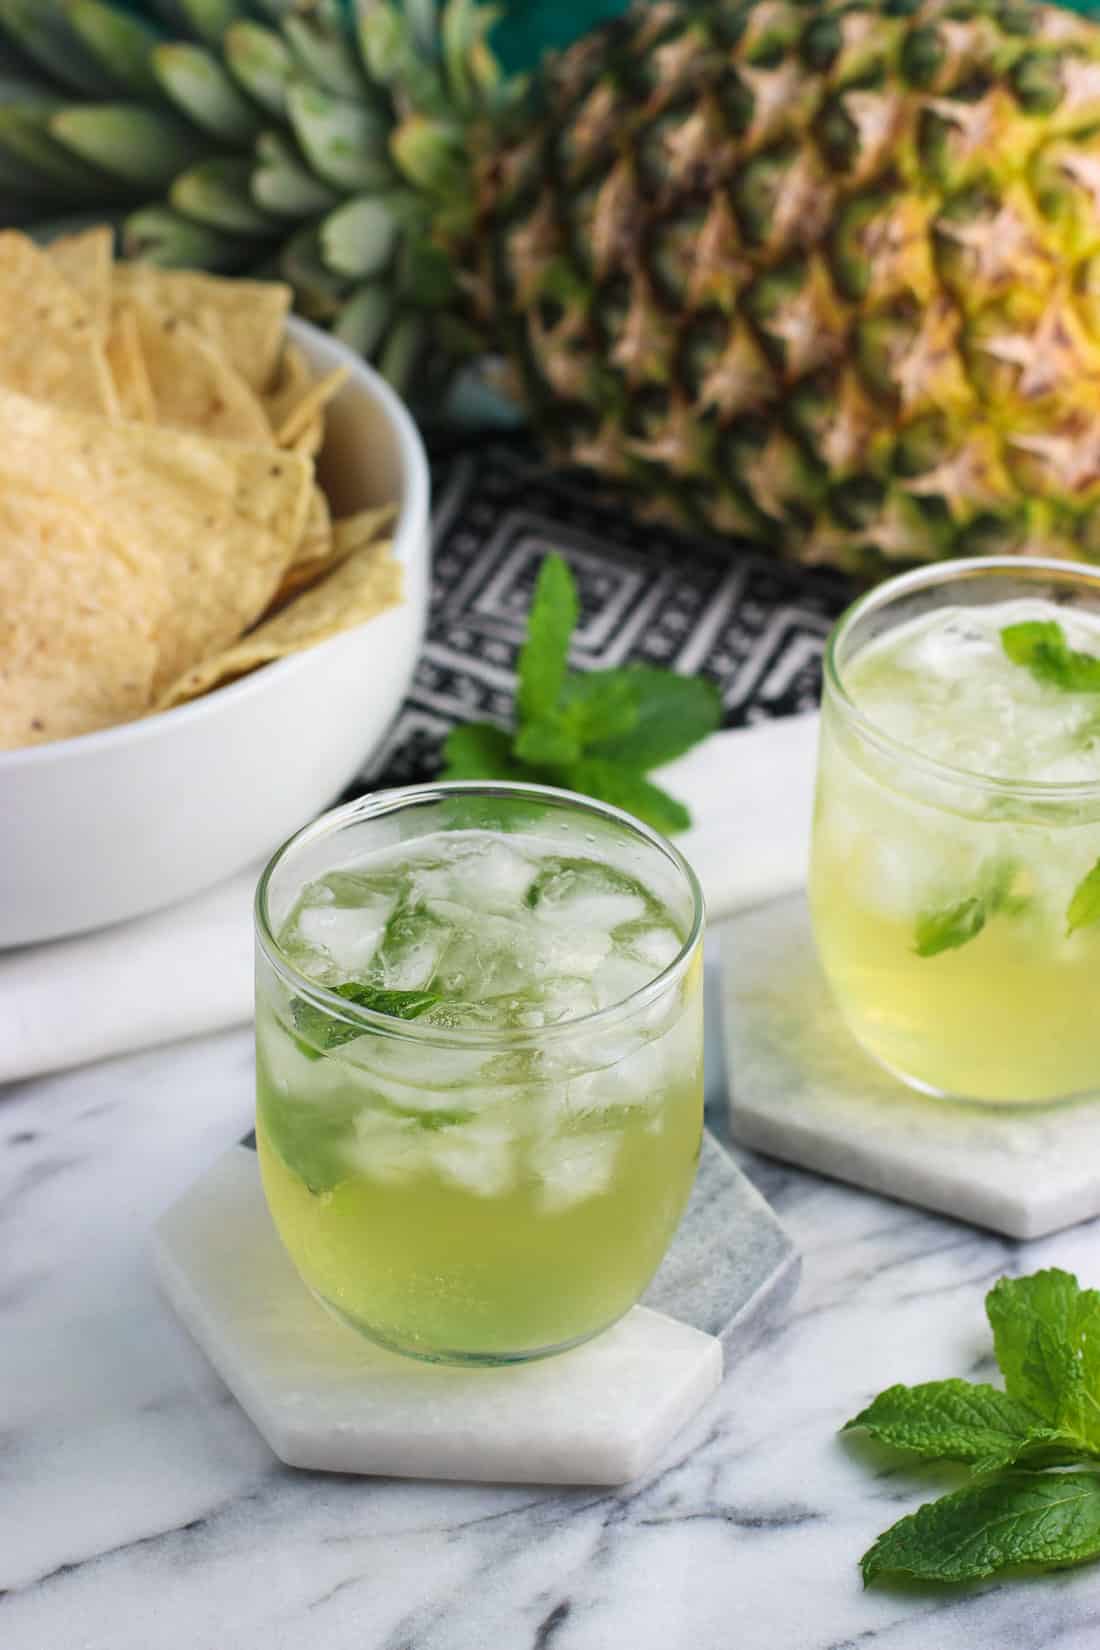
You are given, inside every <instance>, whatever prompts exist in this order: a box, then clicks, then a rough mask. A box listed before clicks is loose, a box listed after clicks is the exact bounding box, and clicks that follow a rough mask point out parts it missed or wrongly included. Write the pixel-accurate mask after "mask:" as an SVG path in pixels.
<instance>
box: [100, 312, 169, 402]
mask: <svg viewBox="0 0 1100 1650" xmlns="http://www.w3.org/2000/svg"><path fill="white" fill-rule="evenodd" d="M107 365H108V366H109V367H110V369H111V377H112V378H113V379H114V384H115V394H116V395H117V396H118V404H119V408H120V410H121V412H122V416H123V418H133V419H136V420H137V421H138V422H139V423H142V424H155V423H156V419H157V404H156V401H155V400H154V399H153V386H152V384H150V382H149V374H148V372H147V371H146V370H145V357H144V356H143V355H142V353H141V336H140V334H139V331H138V320H137V316H136V315H135V314H134V311H133V307H132V306H131V305H129V304H119V305H117V306H116V308H115V313H114V316H113V319H112V322H111V330H110V332H109V333H108V334H107Z"/></svg>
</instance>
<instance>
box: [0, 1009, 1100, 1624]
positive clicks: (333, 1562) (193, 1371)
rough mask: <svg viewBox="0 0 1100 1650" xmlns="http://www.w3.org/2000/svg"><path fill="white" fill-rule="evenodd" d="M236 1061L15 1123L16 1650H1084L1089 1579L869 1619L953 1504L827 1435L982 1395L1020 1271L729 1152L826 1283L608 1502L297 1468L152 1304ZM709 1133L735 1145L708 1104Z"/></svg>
mask: <svg viewBox="0 0 1100 1650" xmlns="http://www.w3.org/2000/svg"><path fill="white" fill-rule="evenodd" d="M251 1082H252V1069H251V1050H250V1043H249V1038H248V1035H247V1033H246V1032H244V1031H240V1032H230V1033H223V1034H221V1035H218V1036H215V1037H209V1038H203V1039H198V1040H195V1041H193V1042H190V1043H182V1044H176V1045H173V1046H170V1047H167V1048H164V1049H161V1050H159V1051H154V1052H147V1053H142V1054H137V1055H133V1056H130V1057H128V1058H125V1059H119V1060H113V1061H110V1062H106V1063H104V1064H101V1065H99V1066H94V1067H89V1068H86V1069H84V1070H81V1071H74V1072H70V1073H66V1074H63V1075H59V1076H55V1077H52V1078H47V1079H43V1080H39V1081H35V1082H32V1083H25V1084H20V1085H15V1086H12V1087H9V1088H8V1089H6V1090H3V1091H0V1300H2V1305H0V1645H3V1647H4V1650H302V1647H307V1646H308V1647H309V1650H498V1647H499V1650H681V1647H682V1650H1095V1647H1096V1645H1097V1644H1098V1643H1100V1566H1094V1567H1091V1568H1090V1567H1084V1568H1081V1569H1079V1570H1075V1571H1067V1572H1065V1573H1063V1574H1060V1575H1056V1576H1051V1577H1048V1578H1045V1579H1043V1580H1041V1581H1037V1582H1018V1581H1013V1582H995V1583H992V1584H984V1585H980V1586H976V1587H973V1588H969V1589H964V1590H962V1591H956V1592H945V1591H937V1590H920V1591H911V1592H901V1591H896V1592H890V1591H882V1590H874V1591H871V1592H868V1593H864V1592H863V1591H862V1589H861V1586H860V1581H859V1574H858V1570H857V1568H856V1560H857V1558H858V1556H859V1554H860V1552H861V1551H862V1550H863V1549H864V1548H865V1547H866V1546H867V1545H868V1543H869V1542H870V1541H871V1540H872V1539H873V1537H874V1536H875V1535H876V1534H877V1533H878V1531H879V1530H881V1529H882V1528H883V1527H884V1526H885V1525H886V1524H887V1523H889V1522H890V1521H891V1520H893V1519H894V1518H896V1517H898V1516H900V1514H901V1513H903V1512H905V1511H907V1510H909V1509H910V1508H912V1507H914V1506H916V1504H917V1503H918V1501H919V1500H920V1499H922V1498H923V1496H924V1495H926V1494H930V1493H934V1491H935V1489H936V1488H937V1485H935V1484H933V1482H932V1481H930V1480H927V1479H925V1480H922V1479H921V1478H919V1477H917V1476H915V1475H911V1474H910V1473H909V1472H907V1471H904V1470H902V1469H900V1468H899V1466H898V1465H897V1464H896V1463H895V1462H893V1461H891V1462H884V1461H883V1460H874V1459H872V1458H871V1457H870V1456H869V1454H868V1452H867V1451H866V1449H865V1447H861V1446H860V1445H858V1444H856V1443H853V1442H846V1441H842V1440H840V1439H839V1438H838V1437H837V1428H838V1427H839V1426H840V1424H841V1423H842V1422H843V1421H844V1420H845V1419H847V1417H848V1416H850V1415H851V1414H852V1413H853V1412H854V1411H855V1410H856V1409H858V1408H859V1407H860V1406H861V1405H863V1404H864V1403H865V1402H866V1401H867V1400H868V1398H869V1397H870V1396H871V1394H872V1393H873V1392H875V1391H877V1390H878V1389H880V1388H881V1387H884V1386H886V1385H888V1384H890V1383H891V1382H892V1381H895V1380H905V1381H918V1380H924V1379H930V1378H933V1377H935V1376H940V1375H947V1374H967V1373H970V1374H974V1373H976V1372H981V1373H985V1374H988V1372H989V1364H988V1357H989V1343H988V1335H987V1333H986V1330H985V1327H984V1320H983V1315H982V1297H983V1295H984V1292H985V1290H986V1289H987V1288H988V1287H989V1285H990V1283H991V1282H992V1281H993V1279H995V1278H996V1277H997V1276H999V1275H1001V1274H1002V1273H1005V1272H1009V1273H1017V1272H1022V1271H1030V1270H1033V1269H1034V1268H1036V1267H1038V1266H1043V1265H1052V1264H1056V1265H1060V1266H1065V1267H1068V1268H1070V1269H1071V1270H1074V1271H1076V1272H1077V1273H1078V1275H1079V1276H1080V1277H1081V1278H1082V1280H1084V1281H1088V1282H1089V1283H1093V1284H1095V1283H1097V1282H1098V1281H1100V1243H1098V1241H1097V1238H1098V1232H1097V1227H1096V1223H1095V1222H1087V1223H1084V1224H1082V1225H1079V1226H1076V1227H1074V1228H1072V1229H1070V1230H1068V1231H1065V1232H1062V1233H1059V1234H1057V1235H1055V1236H1051V1237H1047V1238H1043V1239H1041V1240H1038V1241H1034V1242H1031V1243H1019V1242H1016V1241H1013V1240H1011V1239H1008V1238H1004V1237H999V1236H996V1235H992V1234H989V1233H986V1232H981V1231H978V1230H975V1229H974V1228H972V1227H969V1226H964V1225H960V1224H958V1223H957V1222H955V1221H953V1220H951V1219H949V1218H947V1217H946V1216H940V1215H930V1214H927V1213H924V1212H921V1211H919V1210H917V1209H913V1208H910V1207H906V1206H904V1205H901V1204H897V1203H893V1202H890V1201H888V1200H886V1199H884V1198H881V1197H879V1196H877V1195H875V1194H873V1193H870V1192H864V1191H859V1190H855V1189H853V1188H851V1187H846V1186H843V1185H840V1184H838V1183H836V1182H830V1181H826V1180H823V1179H819V1178H817V1177H816V1176H814V1175H812V1174H810V1173H807V1172H804V1171H801V1170H798V1169H794V1168H790V1167H786V1166H782V1165H779V1164H777V1163H774V1162H771V1161H768V1160H766V1159H763V1158H759V1157H756V1156H755V1155H753V1154H752V1153H749V1152H744V1151H742V1152H739V1153H738V1157H739V1160H740V1161H741V1162H742V1164H743V1166H744V1167H745V1169H746V1171H747V1173H748V1174H749V1175H750V1177H751V1178H752V1179H753V1180H754V1182H755V1183H756V1184H757V1186H758V1187H759V1189H760V1190H761V1191H762V1193H763V1194H764V1195H765V1196H766V1197H767V1198H768V1199H769V1201H770V1202H771V1203H772V1205H773V1207H774V1208H775V1210H776V1213H777V1214H778V1215H779V1217H780V1218H781V1220H782V1221H783V1223H784V1224H785V1226H786V1227H787V1230H788V1231H789V1233H790V1234H791V1236H792V1238H793V1239H794V1242H795V1243H796V1245H797V1246H798V1247H799V1248H800V1249H801V1251H802V1254H803V1275H802V1282H801V1285H800V1288H799V1290H798V1292H797V1294H796V1295H795V1296H794V1298H793V1300H792V1301H791V1302H790V1304H789V1306H788V1307H787V1309H786V1311H785V1313H784V1314H783V1315H782V1316H781V1317H780V1318H778V1319H777V1320H776V1321H775V1322H773V1323H772V1325H771V1326H770V1327H769V1328H768V1329H767V1331H766V1332H765V1333H764V1335H763V1336H762V1337H761V1339H760V1341H759V1342H758V1344H757V1345H756V1346H755V1347H754V1348H753V1350H752V1351H750V1352H749V1353H748V1355H747V1356H746V1357H745V1358H744V1359H743V1360H742V1361H741V1362H739V1363H738V1364H736V1365H735V1366H734V1367H733V1368H732V1369H731V1370H730V1371H729V1373H728V1374H727V1376H726V1378H725V1380H724V1382H723V1384H722V1387H721V1389H720V1390H719V1392H718V1393H717V1394H716V1395H715V1397H714V1398H713V1399H712V1400H711V1401H710V1402H709V1403H708V1405H707V1406H706V1408H705V1409H704V1410H703V1411H702V1412H701V1413H700V1414H699V1415H698V1416H697V1417H696V1419H695V1420H694V1421H692V1422H691V1423H689V1425H688V1427H687V1428H686V1429H685V1430H684V1431H683V1432H682V1433H681V1434H680V1435H679V1437H678V1438H677V1439H676V1441H675V1444H674V1445H673V1447H672V1449H671V1450H670V1451H669V1453H668V1454H667V1455H666V1456H665V1458H664V1459H663V1460H662V1461H661V1463H660V1465H659V1467H658V1468H657V1469H655V1470H654V1471H653V1472H651V1473H650V1474H648V1475H647V1476H645V1477H643V1478H642V1479H641V1480H640V1481H639V1482H638V1483H636V1484H634V1485H632V1486H630V1487H628V1488H625V1489H619V1490H593V1489H587V1490H562V1489H551V1490H546V1489H532V1488H530V1487H517V1486H511V1487H493V1486H485V1485H477V1486H474V1485H467V1484H433V1483H420V1482H415V1481H398V1480H396V1479H394V1480H386V1479H363V1478H353V1477H342V1476H333V1475H330V1474H313V1473H304V1472H299V1471H295V1470H294V1469H291V1468H287V1467H283V1466H280V1465H279V1464H278V1463H277V1462H276V1461H275V1460H274V1458H273V1457H272V1455H271V1453H270V1451H269V1450H268V1449H267V1447H266V1445H265V1444H264V1443H263V1441H262V1439H261V1438H260V1437H259V1435H258V1434H257V1433H256V1431H255V1430H254V1428H253V1427H252V1426H251V1423H250V1422H249V1421H248V1420H247V1418H246V1417H245V1416H244V1415H243V1414H242V1413H241V1411H240V1410H239V1409H238V1408H237V1406H236V1405H235V1404H234V1403H233V1402H232V1401H231V1400H230V1399H229V1398H228V1395H227V1394H226V1392H225V1389H224V1388H223V1387H222V1386H221V1384H220V1382H219V1381H218V1379H217V1378H216V1376H214V1374H213V1373H212V1372H211V1370H210V1368H209V1366H208V1365H207V1363H206V1361H205V1359H204V1358H203V1357H202V1355H201V1354H200V1353H199V1352H198V1351H197V1349H196V1348H195V1347H194V1346H193V1345H192V1343H191V1342H190V1340H189V1339H188V1337H187V1335H186V1334H185V1332H184V1331H183V1330H182V1328H180V1327H179V1326H178V1325H177V1324H176V1323H175V1321H174V1320H173V1318H172V1316H171V1314H170V1313H169V1311H168V1310H167V1308H166V1307H165V1306H164V1304H163V1303H162V1302H161V1300H160V1299H159V1298H158V1295H157V1293H156V1289H155V1285H154V1280H153V1276H152V1271H151V1266H150V1262H149V1258H148V1247H147V1238H148V1234H149V1231H150V1229H151V1227H152V1225H153V1222H154V1221H155V1219H156V1218H157V1216H158V1215H159V1214H160V1213H161V1211H162V1210H163V1209H164V1208H166V1207H167V1206H168V1205H169V1204H170V1203H171V1202H172V1201H173V1200H174V1199H175V1198H176V1197H178V1196H179V1195H180V1193H181V1192H183V1190H184V1189H185V1188H186V1187H187V1186H188V1185H189V1184H190V1182H192V1181H193V1180H194V1179H195V1177H196V1175H197V1174H199V1173H200V1172H201V1170H202V1169H203V1168H205V1167H206V1166H208V1165H209V1164H211V1163H212V1162H213V1161H214V1160H215V1159H216V1158H217V1157H218V1156H219V1155H220V1154H221V1153H222V1152H224V1151H225V1150H226V1149H227V1148H228V1147H229V1146H230V1145H231V1144H232V1143H233V1142H234V1141H235V1140H238V1139H239V1138H240V1136H241V1135H242V1134H243V1133H244V1132H245V1130H246V1129H247V1127H248V1124H249V1112H250V1106H251ZM712 1105H713V1108H714V1109H713V1116H712V1127H714V1128H716V1129H718V1128H720V1127H721V1126H722V1121H723V1119H722V1108H721V1104H720V1097H718V1096H715V1097H712Z"/></svg>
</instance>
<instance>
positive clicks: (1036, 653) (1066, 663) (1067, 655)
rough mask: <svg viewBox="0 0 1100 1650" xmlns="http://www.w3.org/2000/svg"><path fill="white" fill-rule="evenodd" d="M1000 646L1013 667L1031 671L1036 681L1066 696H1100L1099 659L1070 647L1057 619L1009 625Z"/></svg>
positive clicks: (1003, 632)
mask: <svg viewBox="0 0 1100 1650" xmlns="http://www.w3.org/2000/svg"><path fill="white" fill-rule="evenodd" d="M1001 646H1002V647H1003V648H1004V650H1005V653H1006V654H1007V656H1008V657H1009V658H1010V659H1011V660H1012V663H1013V664H1014V665H1022V666H1023V667H1024V668H1025V669H1027V670H1030V672H1031V674H1032V675H1033V676H1034V677H1035V679H1036V681H1039V682H1048V683H1050V685H1051V686H1052V687H1057V688H1061V689H1062V690H1063V691H1064V692H1066V693H1100V659H1098V658H1096V657H1094V655H1093V654H1091V653H1079V652H1078V651H1077V650H1076V649H1075V648H1072V647H1070V645H1069V643H1068V641H1067V640H1066V633H1065V631H1064V630H1063V629H1062V627H1061V625H1060V624H1059V623H1058V622H1057V620H1055V619H1032V620H1028V621H1027V622H1026V623H1024V624H1010V625H1006V626H1005V628H1004V629H1003V630H1002V631H1001Z"/></svg>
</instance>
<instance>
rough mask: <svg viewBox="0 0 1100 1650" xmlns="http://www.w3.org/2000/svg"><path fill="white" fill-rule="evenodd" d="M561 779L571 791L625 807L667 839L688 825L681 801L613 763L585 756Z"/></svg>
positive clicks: (687, 818) (689, 816)
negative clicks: (662, 832)
mask: <svg viewBox="0 0 1100 1650" xmlns="http://www.w3.org/2000/svg"><path fill="white" fill-rule="evenodd" d="M564 779H565V783H566V784H567V785H568V786H569V787H570V789H571V790H575V791H583V792H584V793H585V795H587V796H594V797H596V798H597V799H598V800H599V801H601V802H610V803H611V804H612V806H613V807H615V808H625V809H626V811H627V813H632V814H635V815H636V816H637V817H638V818H639V819H644V820H645V822H646V824H647V825H652V826H653V829H654V830H655V831H664V832H665V834H666V835H668V836H671V835H672V834H673V833H674V832H675V831H686V830H687V828H688V826H689V825H690V824H691V815H690V814H689V813H688V811H687V809H686V808H685V807H684V804H683V803H682V802H678V801H677V800H676V798H675V797H674V796H669V794H668V792H667V791H663V790H662V789H661V787H660V786H659V785H654V784H652V783H651V782H650V781H649V780H648V779H644V778H643V777H642V775H641V774H640V773H631V772H630V771H629V769H626V768H621V767H619V766H618V764H617V763H615V762H610V761H603V760H602V759H600V758H598V757H585V758H584V759H583V761H580V762H577V763H574V765H573V766H572V767H571V768H567V769H566V771H565V775H564Z"/></svg>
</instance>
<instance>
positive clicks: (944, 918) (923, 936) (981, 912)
mask: <svg viewBox="0 0 1100 1650" xmlns="http://www.w3.org/2000/svg"><path fill="white" fill-rule="evenodd" d="M987 914H988V913H987V910H986V902H985V900H984V899H980V898H978V896H977V895H974V896H972V897H971V898H970V899H964V900H960V901H959V903H958V904H957V905H948V906H945V907H943V909H942V910H939V911H926V912H924V913H923V914H922V915H921V916H919V917H918V918H917V929H916V936H915V944H914V946H913V949H914V950H915V951H916V953H917V956H918V957H938V956H939V955H940V953H941V952H942V951H956V950H958V948H959V946H961V945H967V944H968V943H969V942H970V941H971V940H973V939H976V938H977V936H978V935H979V934H980V933H981V931H982V929H983V928H984V927H985V922H986V916H987Z"/></svg>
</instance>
